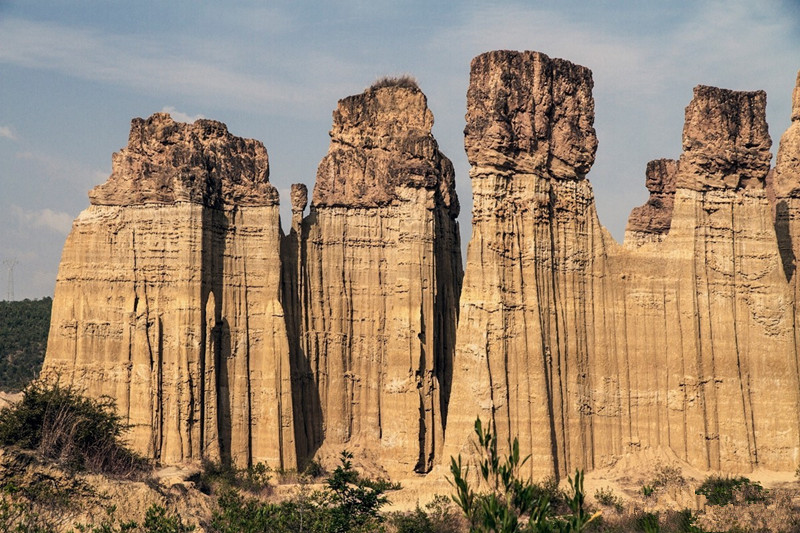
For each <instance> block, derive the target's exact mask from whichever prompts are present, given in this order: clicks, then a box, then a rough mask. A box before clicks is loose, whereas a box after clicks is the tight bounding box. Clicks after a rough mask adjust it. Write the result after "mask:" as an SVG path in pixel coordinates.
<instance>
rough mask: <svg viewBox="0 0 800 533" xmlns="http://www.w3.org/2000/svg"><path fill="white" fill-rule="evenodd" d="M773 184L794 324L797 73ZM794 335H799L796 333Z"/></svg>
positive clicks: (798, 237) (799, 289) (799, 203)
mask: <svg viewBox="0 0 800 533" xmlns="http://www.w3.org/2000/svg"><path fill="white" fill-rule="evenodd" d="M772 185H773V190H774V194H775V232H776V233H777V236H778V245H779V246H780V253H781V261H782V264H783V270H784V274H785V275H786V279H787V280H789V282H790V283H791V285H792V289H793V292H794V301H795V325H797V323H798V320H797V314H798V310H797V308H798V305H800V304H798V302H800V278H799V277H798V276H797V258H798V257H800V72H798V74H797V84H796V86H795V89H794V93H793V95H792V122H791V124H790V125H789V128H788V129H787V130H786V132H785V133H784V134H783V136H782V137H781V142H780V145H779V148H778V156H777V161H776V163H775V168H774V169H773V171H772ZM795 330H797V327H795ZM795 334H796V335H798V334H797V331H795ZM798 345H800V335H798Z"/></svg>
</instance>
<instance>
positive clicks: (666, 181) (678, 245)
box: [43, 51, 800, 478]
mask: <svg viewBox="0 0 800 533" xmlns="http://www.w3.org/2000/svg"><path fill="white" fill-rule="evenodd" d="M592 85H593V82H592V76H591V72H590V71H589V70H588V69H586V68H584V67H581V66H578V65H574V64H572V63H570V62H568V61H564V60H561V59H552V58H549V57H547V56H546V55H544V54H541V53H537V52H509V51H495V52H489V53H486V54H483V55H481V56H478V57H476V58H475V59H474V60H473V62H472V69H471V77H470V86H469V92H468V95H467V98H468V102H467V126H466V129H465V132H464V133H465V147H466V151H467V155H468V157H469V161H470V164H471V169H470V178H471V181H472V185H473V194H474V207H473V236H472V239H471V241H470V244H469V249H468V254H467V268H466V273H465V274H464V273H463V272H462V267H461V255H460V246H459V234H458V223H457V221H456V217H457V215H458V212H459V204H458V198H457V197H456V194H455V187H454V177H453V167H452V165H451V163H450V161H449V160H448V159H447V158H446V157H445V156H444V155H443V154H442V153H441V152H440V151H439V149H438V145H437V143H436V140H435V139H434V138H433V136H432V134H431V128H432V126H433V115H432V113H431V111H430V110H429V109H428V107H427V101H426V98H425V96H424V95H423V94H422V92H421V91H420V90H419V89H418V88H417V87H415V86H414V85H411V84H408V83H403V84H397V85H393V84H391V83H389V84H382V85H381V86H375V87H372V88H370V89H367V90H366V91H365V92H364V93H363V94H359V95H355V96H350V97H348V98H345V99H343V100H341V101H340V102H339V105H338V107H337V109H336V110H335V111H334V114H333V126H332V129H331V144H330V148H329V151H328V154H327V155H326V156H325V157H324V158H323V160H322V162H321V163H320V165H319V169H318V173H317V181H316V184H315V187H314V191H313V195H312V198H311V208H310V213H309V214H308V215H307V216H305V217H304V211H305V209H306V207H307V204H308V200H309V199H308V190H307V189H306V187H305V186H304V185H300V184H298V185H293V186H292V188H291V195H290V200H291V211H292V222H291V227H290V228H289V231H288V233H287V234H286V235H284V234H283V233H282V231H281V228H280V221H279V218H278V199H277V193H276V191H275V189H274V188H273V187H272V185H271V184H270V183H269V181H268V171H269V165H268V158H267V153H266V150H265V149H264V147H263V145H261V143H259V142H257V141H252V140H247V139H240V138H237V137H234V136H232V135H231V134H230V133H228V131H227V129H226V127H225V126H224V125H223V124H221V123H218V122H214V121H208V120H202V121H197V122H195V123H194V124H191V125H189V124H179V123H176V122H174V121H173V120H172V119H171V118H170V117H169V116H168V115H165V114H156V115H153V116H152V117H151V118H149V119H147V120H141V119H136V120H134V121H133V126H132V130H131V136H130V140H129V143H128V146H127V147H126V148H125V149H123V150H122V151H121V152H120V153H118V154H115V156H114V159H113V163H114V164H113V172H112V175H111V177H110V178H109V180H108V182H106V183H105V184H103V185H100V186H98V187H96V188H95V189H93V190H92V192H91V193H90V198H91V200H92V205H91V207H89V208H88V209H87V210H86V211H84V212H83V213H81V215H80V216H79V217H78V218H77V219H76V221H75V223H74V225H73V230H72V232H71V234H70V236H69V237H68V240H67V243H66V246H65V248H64V253H63V257H62V263H61V266H60V270H59V277H58V281H57V286H56V295H55V300H54V305H53V318H52V324H51V332H50V339H49V345H48V353H47V358H46V362H45V368H44V371H43V372H44V374H45V375H48V376H58V377H59V379H61V380H62V382H68V383H71V384H75V385H76V386H78V387H81V388H83V389H85V390H86V391H87V392H89V393H90V394H92V395H101V394H107V395H109V396H111V397H112V398H115V399H116V401H117V404H118V406H119V407H120V409H121V412H122V414H123V416H126V417H128V419H129V420H130V422H131V423H132V424H133V433H132V443H133V444H134V445H135V446H136V447H137V448H138V449H139V450H140V451H142V452H144V453H146V454H148V455H150V456H152V457H155V458H157V459H159V460H160V461H162V462H163V463H175V462H179V461H184V460H192V459H199V458H210V459H222V460H231V461H232V462H234V463H235V464H237V465H240V466H245V465H248V464H251V463H253V462H258V461H263V462H266V463H267V464H270V465H272V466H276V467H283V468H293V467H295V466H297V465H298V464H300V465H302V464H303V463H304V462H305V461H306V460H308V459H310V458H312V457H314V456H316V457H317V458H319V459H322V460H323V462H327V461H331V462H332V461H333V460H335V457H336V456H337V455H338V453H339V451H341V450H342V449H348V450H350V451H352V452H354V453H355V454H356V461H357V462H358V463H360V464H361V465H364V466H367V467H368V468H369V467H374V470H381V471H382V472H383V473H385V474H388V475H390V476H393V477H395V478H402V477H407V476H410V475H412V474H413V473H415V472H416V473H425V472H428V471H430V469H431V468H432V467H433V465H434V464H435V463H437V462H440V463H446V462H447V461H448V460H449V457H450V456H451V455H457V454H459V453H466V454H469V453H471V451H472V447H471V441H472V428H473V424H474V421H475V417H476V416H480V417H481V418H482V419H483V420H484V421H485V422H487V423H489V424H490V425H491V426H492V427H493V429H494V430H495V431H496V433H497V434H498V436H499V442H500V443H501V444H505V443H506V442H507V439H509V438H513V437H518V438H519V442H520V448H521V451H522V453H523V454H528V453H530V454H531V455H532V458H531V460H530V461H529V462H528V463H527V468H529V469H530V473H532V474H535V475H537V476H546V475H556V476H563V475H565V474H567V473H569V472H571V471H572V470H573V469H574V468H586V469H592V468H596V467H599V466H607V465H610V464H612V463H614V461H616V460H617V459H618V458H619V457H620V456H623V455H625V454H627V453H629V452H631V451H635V450H641V449H644V448H655V449H657V451H658V450H660V451H658V453H662V452H664V453H665V454H666V455H668V456H670V457H673V456H674V457H676V458H677V459H679V460H681V461H685V462H687V463H689V464H690V465H692V466H693V467H695V468H697V469H700V470H703V471H706V470H723V471H727V472H743V471H749V470H752V469H754V468H756V467H762V468H766V469H775V470H789V471H794V469H795V468H796V467H797V465H798V462H800V364H799V363H798V360H799V359H798V346H800V334H799V333H798V327H797V322H798V313H800V311H798V309H799V308H800V307H799V304H798V302H800V277H798V276H797V275H796V261H797V257H798V254H800V76H798V88H797V89H796V90H795V93H794V97H793V103H794V107H793V114H792V125H791V126H790V128H789V130H787V132H786V133H785V134H784V136H783V138H782V140H781V145H780V150H779V152H778V158H777V164H776V167H775V168H774V169H772V170H770V168H769V164H770V157H771V156H770V147H771V139H770V137H769V134H768V130H767V124H766V120H765V105H766V96H765V94H764V93H763V92H760V91H757V92H738V91H730V90H725V89H717V88H713V87H705V86H698V87H697V88H695V91H694V98H693V99H692V101H691V103H690V104H689V106H688V107H687V108H686V121H685V127H684V131H683V153H682V155H681V157H680V160H679V161H672V160H665V159H662V160H657V161H652V162H651V163H649V164H648V167H647V188H648V189H649V190H650V193H651V196H650V199H649V200H648V202H647V203H646V204H645V205H643V206H641V207H638V208H636V209H634V210H633V212H632V213H631V216H630V219H629V224H628V228H627V231H626V240H625V246H624V247H623V246H620V245H618V244H617V243H616V242H615V241H614V240H613V239H612V238H611V237H610V235H609V234H608V232H607V231H606V230H605V229H604V228H603V227H602V226H601V225H600V223H599V221H598V218H597V213H596V210H595V205H594V196H593V192H592V188H591V185H590V183H589V182H588V180H587V179H585V178H586V175H587V173H588V172H589V170H590V168H591V166H592V164H593V162H594V155H595V152H596V150H597V138H596V135H595V131H594V128H593V121H594V100H593V98H592ZM768 173H769V174H768ZM768 175H769V183H767V176H768ZM773 214H774V220H773ZM462 277H463V287H462ZM459 298H460V302H459ZM456 328H457V329H456ZM456 333H457V336H456ZM374 470H373V471H374Z"/></svg>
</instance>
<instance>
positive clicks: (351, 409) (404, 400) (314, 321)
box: [297, 86, 462, 474]
mask: <svg viewBox="0 0 800 533" xmlns="http://www.w3.org/2000/svg"><path fill="white" fill-rule="evenodd" d="M432 126H433V115H432V114H431V112H430V110H429V109H428V107H427V103H426V98H425V96H424V95H423V94H422V92H421V91H420V90H419V89H417V88H415V87H401V86H389V87H381V88H371V89H367V90H366V91H365V92H364V93H363V94H360V95H356V96H351V97H348V98H345V99H343V100H341V101H340V102H339V106H338V108H337V109H336V111H335V112H334V114H333V127H332V129H331V145H330V149H329V150H328V154H327V155H326V156H325V158H324V159H323V160H322V162H321V163H320V165H319V170H318V172H317V181H316V185H315V187H314V195H313V199H312V204H311V213H310V214H309V215H308V216H307V217H306V218H305V220H304V221H303V224H302V230H301V231H302V238H301V240H302V243H301V247H302V251H301V257H302V261H301V262H300V263H301V266H300V268H299V270H300V273H301V275H300V279H299V289H298V293H299V298H300V303H301V306H302V311H303V318H302V322H303V323H302V326H301V328H300V330H301V339H300V342H299V344H298V347H297V350H298V354H299V359H298V364H299V365H302V366H303V368H307V369H308V371H309V372H310V374H311V375H312V376H313V387H310V386H309V382H308V380H305V381H304V383H305V385H304V386H305V387H306V388H307V390H308V389H311V390H312V392H311V398H310V401H309V402H308V403H307V404H304V409H305V406H306V405H308V407H309V409H315V408H316V406H317V405H318V406H319V409H320V414H321V420H317V421H316V423H314V422H315V417H318V415H317V414H315V413H310V412H304V418H305V419H306V421H307V423H306V427H305V428H304V429H303V438H304V439H305V440H306V449H307V450H308V451H309V453H310V452H312V451H313V450H316V449H317V448H318V447H319V446H322V448H321V449H320V451H319V454H320V456H321V457H323V458H324V457H328V456H332V455H333V454H335V453H338V450H340V449H341V448H343V447H346V448H349V449H350V450H353V451H354V452H356V453H357V454H358V455H360V456H362V458H364V459H366V460H369V461H371V462H372V463H373V464H376V465H379V466H381V467H383V468H384V469H385V470H386V471H387V472H394V473H398V472H402V473H405V474H408V473H411V472H414V471H417V472H425V471H427V470H429V469H430V467H431V465H432V462H433V459H434V455H435V453H436V452H437V451H438V450H439V449H440V448H441V443H442V438H443V427H444V423H445V416H446V412H447V411H446V409H447V403H448V397H449V383H450V374H451V364H452V363H451V361H452V351H453V348H454V344H455V339H454V337H455V324H456V316H457V309H458V298H459V292H460V287H461V277H462V272H461V254H460V246H459V236H458V224H457V222H456V220H455V217H456V215H457V214H458V199H457V197H456V195H455V188H454V180H453V167H452V165H451V163H450V161H449V160H448V159H447V158H446V157H445V156H444V155H443V154H442V153H441V152H439V150H438V147H437V143H436V141H435V140H434V138H433V136H432V135H431V127H432ZM300 374H303V372H300Z"/></svg>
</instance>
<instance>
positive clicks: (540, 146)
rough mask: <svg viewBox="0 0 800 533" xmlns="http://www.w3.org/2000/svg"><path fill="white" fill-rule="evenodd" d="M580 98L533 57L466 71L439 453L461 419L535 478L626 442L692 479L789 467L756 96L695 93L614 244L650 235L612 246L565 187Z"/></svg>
mask: <svg viewBox="0 0 800 533" xmlns="http://www.w3.org/2000/svg"><path fill="white" fill-rule="evenodd" d="M515 79H516V80H528V81H525V82H524V83H523V82H520V81H514V80H515ZM530 80H534V81H530ZM498 86H501V87H504V88H514V89H513V91H512V90H511V89H506V90H501V89H497V88H496V87H498ZM591 86H592V82H591V73H590V72H589V71H588V70H587V69H584V68H582V67H577V66H575V65H572V64H569V63H567V62H564V61H561V60H551V59H549V58H547V56H544V55H543V54H538V53H534V52H522V53H512V52H492V53H489V54H484V55H482V56H479V57H477V58H476V59H475V60H473V68H472V72H471V79H470V89H469V92H468V113H467V119H468V121H469V122H470V123H469V124H468V126H467V129H466V133H467V134H466V139H465V143H466V146H467V153H468V154H469V156H470V163H471V165H472V168H471V171H470V177H471V179H472V183H473V191H474V206H475V207H474V219H473V237H472V240H471V242H470V245H469V251H468V254H467V267H466V273H465V278H464V287H463V292H462V300H461V314H460V322H459V327H458V339H457V348H456V355H455V360H454V378H453V392H452V395H451V408H450V411H449V416H448V426H447V437H446V444H445V450H444V457H447V456H448V455H455V454H457V453H469V451H470V448H469V441H470V437H471V431H472V425H473V422H474V420H475V417H476V416H477V415H479V416H481V418H482V419H483V420H484V422H489V423H491V425H492V427H493V428H494V429H495V430H496V431H497V434H498V435H499V438H500V442H501V443H504V442H505V441H506V439H509V438H512V437H514V436H518V437H519V440H520V448H521V450H522V452H523V453H531V455H532V457H531V461H530V462H529V465H530V469H531V472H532V473H534V474H536V475H540V476H545V475H552V474H555V475H556V476H562V475H565V474H567V473H569V472H570V471H571V470H573V469H574V468H589V469H591V468H594V467H597V466H600V465H603V464H608V463H610V462H613V461H614V460H615V458H616V457H619V456H621V455H624V454H626V453H628V452H630V451H634V450H638V449H641V448H643V447H662V448H666V449H668V450H671V452H672V453H674V454H676V455H677V456H678V457H680V458H681V459H683V460H685V461H687V462H689V463H690V464H692V465H695V466H697V467H699V468H701V469H719V470H725V471H729V472H730V471H748V470H751V469H752V468H755V467H756V466H761V467H766V468H771V469H793V468H795V466H796V464H797V462H798V452H800V424H799V423H798V415H797V413H798V405H800V383H798V371H797V370H798V367H797V357H796V345H795V339H794V334H793V331H794V328H793V316H794V311H793V307H792V301H793V295H792V292H791V291H790V289H789V286H788V284H787V283H786V278H785V276H784V273H783V269H782V267H781V263H780V260H779V254H778V246H777V239H776V235H775V231H774V229H773V226H772V223H771V219H772V217H771V206H770V203H769V201H768V199H767V197H766V193H765V189H764V180H765V177H766V174H767V172H768V170H769V159H770V154H769V148H770V145H771V141H770V139H769V135H768V133H767V127H766V121H765V119H764V111H765V103H766V99H765V95H764V93H763V92H753V93H745V92H735V91H727V90H723V89H716V88H712V87H703V86H700V87H698V88H696V89H695V97H694V99H693V100H692V103H691V104H690V105H689V107H688V108H687V110H686V126H685V128H684V138H683V146H684V153H683V155H682V156H681V159H680V161H679V163H678V164H677V172H676V173H675V174H674V180H675V184H676V189H675V192H674V208H673V210H672V213H671V216H668V215H667V213H666V212H662V213H658V214H657V216H649V215H647V216H645V217H640V215H641V214H642V212H641V208H639V210H638V211H635V212H634V214H633V215H632V222H633V224H632V227H629V231H630V230H631V229H634V230H635V231H638V232H639V233H642V232H645V233H648V234H649V235H651V236H653V235H654V234H655V233H658V236H657V238H652V237H649V238H647V239H642V238H639V239H638V241H637V242H636V243H634V244H633V245H631V246H626V248H622V247H620V246H618V245H617V244H616V243H615V242H614V241H613V240H612V239H610V238H609V237H608V234H607V233H606V232H605V230H604V229H603V228H602V227H601V226H600V225H599V223H598V221H597V216H596V212H595V208H594V201H593V197H592V193H591V188H590V186H589V184H588V182H587V181H586V180H584V179H582V177H583V176H584V175H585V174H586V172H588V167H589V166H590V165H591V163H592V158H591V157H590V156H591V154H593V153H594V148H595V146H596V141H595V139H594V131H593V129H592V128H591V124H592V119H593V102H592V99H591ZM510 92H515V93H516V94H515V96H513V97H511V96H509V93H510ZM487 110H490V111H487ZM563 112H568V113H569V114H571V115H572V117H571V119H570V120H569V121H568V122H569V123H570V124H571V126H570V127H559V123H560V122H563V121H564V119H563V117H562V113H563ZM522 115H526V116H522ZM541 121H545V122H546V121H551V123H552V124H551V125H550V126H549V127H548V126H547V125H542V124H541ZM472 122H475V125H473V124H472ZM528 124H530V125H532V126H527V125H528ZM519 125H526V126H525V127H523V126H519ZM473 131H474V132H478V133H479V134H478V135H475V136H473V135H471V134H470V133H471V132H473ZM496 132H499V133H496ZM509 132H511V133H509ZM531 132H543V133H537V134H536V135H535V136H533V135H532V134H531ZM531 137H535V139H532V138H531ZM559 147H561V150H560V151H559V152H558V153H560V154H566V155H559V156H558V157H554V156H553V155H552V154H553V152H554V151H557V150H558V148H559ZM498 154H501V155H502V157H500V156H498ZM517 160H519V161H520V164H519V165H517V164H516V161H517ZM570 165H571V169H570ZM666 165H667V163H665V166H666ZM669 165H672V164H669ZM650 170H653V169H650ZM664 174H665V177H666V176H670V175H671V174H672V172H671V170H670V169H669V168H666V169H665V172H664ZM651 175H652V172H649V173H648V176H651ZM670 179H671V178H670ZM661 181H662V182H663V181H669V180H665V179H663V178H662V180H661ZM654 222H655V223H654ZM667 229H668V233H667V232H666V231H665V230H667ZM639 237H641V235H639ZM645 241H647V242H645ZM456 406H458V407H456Z"/></svg>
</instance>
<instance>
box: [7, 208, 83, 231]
mask: <svg viewBox="0 0 800 533" xmlns="http://www.w3.org/2000/svg"><path fill="white" fill-rule="evenodd" d="M11 212H12V213H13V214H14V216H15V217H16V218H17V221H18V222H19V223H20V224H22V225H28V226H33V227H35V228H46V229H50V230H52V231H55V232H56V233H60V234H62V235H66V234H67V233H69V230H70V228H71V227H72V219H73V216H72V215H70V214H69V213H65V212H63V211H53V210H52V209H34V210H26V209H23V208H22V207H20V206H18V205H12V206H11Z"/></svg>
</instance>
